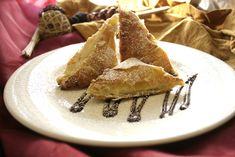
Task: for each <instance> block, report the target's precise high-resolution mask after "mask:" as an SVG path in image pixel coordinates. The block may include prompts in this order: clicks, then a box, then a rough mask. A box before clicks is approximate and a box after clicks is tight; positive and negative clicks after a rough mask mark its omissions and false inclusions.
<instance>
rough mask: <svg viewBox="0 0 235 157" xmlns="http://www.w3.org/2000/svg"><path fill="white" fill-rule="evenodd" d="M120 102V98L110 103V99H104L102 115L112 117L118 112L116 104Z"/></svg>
mask: <svg viewBox="0 0 235 157" xmlns="http://www.w3.org/2000/svg"><path fill="white" fill-rule="evenodd" d="M120 103H121V100H116V101H114V102H113V103H112V101H111V100H106V101H105V104H104V108H103V116H104V117H106V118H108V117H114V116H116V115H117V114H118V106H119V104H120Z"/></svg>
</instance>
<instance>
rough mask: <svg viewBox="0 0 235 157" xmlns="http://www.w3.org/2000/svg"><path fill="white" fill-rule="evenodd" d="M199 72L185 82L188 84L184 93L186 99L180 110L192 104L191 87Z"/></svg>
mask: <svg viewBox="0 0 235 157" xmlns="http://www.w3.org/2000/svg"><path fill="white" fill-rule="evenodd" d="M197 75H198V74H195V75H193V76H192V77H190V78H189V79H188V80H187V81H186V82H185V83H186V84H188V86H187V89H186V92H185V94H184V100H183V103H182V104H181V106H180V110H185V109H187V108H188V107H189V105H190V100H191V88H192V85H193V83H194V81H195V80H196V78H197Z"/></svg>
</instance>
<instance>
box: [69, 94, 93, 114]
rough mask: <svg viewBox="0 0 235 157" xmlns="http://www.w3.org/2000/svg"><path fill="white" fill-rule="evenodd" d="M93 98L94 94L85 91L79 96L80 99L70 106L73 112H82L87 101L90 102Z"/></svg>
mask: <svg viewBox="0 0 235 157" xmlns="http://www.w3.org/2000/svg"><path fill="white" fill-rule="evenodd" d="M91 98H92V96H90V95H87V93H86V92H84V93H83V94H82V95H81V96H80V97H79V98H78V100H77V101H76V102H75V103H74V104H73V105H72V106H71V107H70V111H71V112H73V113H77V112H81V111H82V110H83V109H84V107H85V105H86V103H88V101H89V100H90V99H91Z"/></svg>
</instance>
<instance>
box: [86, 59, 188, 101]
mask: <svg viewBox="0 0 235 157" xmlns="http://www.w3.org/2000/svg"><path fill="white" fill-rule="evenodd" d="M183 84H184V81H183V80H182V79H180V78H178V77H177V76H173V75H171V74H169V73H167V72H165V71H164V70H163V68H162V67H158V66H154V65H149V64H146V63H143V62H142V61H140V60H138V59H136V58H129V59H127V60H125V61H124V62H122V63H120V64H119V65H117V66H116V67H114V68H112V69H106V70H105V71H104V72H103V74H102V75H100V76H99V77H97V79H96V80H93V81H92V82H91V84H90V86H89V87H88V89H87V93H88V94H90V95H92V96H94V97H96V98H98V99H122V98H130V97H137V96H145V95H153V94H158V93H162V92H166V91H169V90H170V89H172V88H173V87H174V86H176V85H183Z"/></svg>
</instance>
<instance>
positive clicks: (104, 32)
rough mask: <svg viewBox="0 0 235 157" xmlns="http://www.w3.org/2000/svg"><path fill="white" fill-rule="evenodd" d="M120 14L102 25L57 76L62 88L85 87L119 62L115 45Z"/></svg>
mask: <svg viewBox="0 0 235 157" xmlns="http://www.w3.org/2000/svg"><path fill="white" fill-rule="evenodd" d="M117 21H118V16H117V15H114V16H112V17H111V18H110V19H108V20H106V22H105V23H104V24H103V25H102V27H101V28H100V29H99V30H98V32H96V33H95V34H94V35H93V36H91V37H90V38H88V40H87V41H86V43H85V45H84V46H83V47H82V48H81V50H79V51H78V52H77V53H76V54H75V55H74V56H73V57H72V58H71V59H70V61H69V62H68V63H67V66H66V69H65V71H64V74H63V75H62V76H60V77H58V78H57V83H58V85H60V87H61V89H69V88H74V87H75V88H85V87H88V86H89V84H90V82H91V80H92V79H95V78H96V77H98V76H99V75H100V74H102V73H103V71H104V69H106V68H112V67H114V66H116V65H117V64H118V60H117V55H116V46H115V36H116V31H117Z"/></svg>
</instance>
